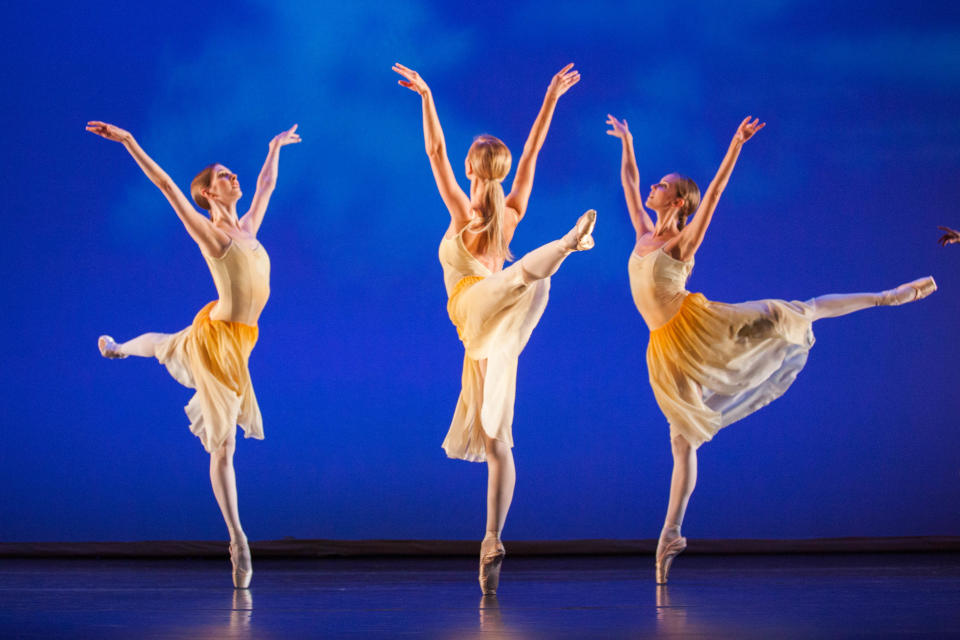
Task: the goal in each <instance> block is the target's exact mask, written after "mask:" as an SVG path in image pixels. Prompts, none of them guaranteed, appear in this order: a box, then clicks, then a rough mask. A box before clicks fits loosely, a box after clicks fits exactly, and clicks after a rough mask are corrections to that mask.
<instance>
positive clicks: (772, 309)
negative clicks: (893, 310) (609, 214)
mask: <svg viewBox="0 0 960 640" xmlns="http://www.w3.org/2000/svg"><path fill="white" fill-rule="evenodd" d="M607 124H609V125H610V127H611V128H610V130H609V131H607V133H608V134H610V135H612V136H615V137H617V138H620V140H621V142H622V146H623V154H622V162H621V179H622V183H623V192H624V196H625V197H626V200H627V209H628V211H629V213H630V218H631V220H632V221H633V226H634V228H635V230H636V244H635V246H634V248H633V251H632V252H631V254H630V260H629V263H628V269H629V273H630V289H631V291H632V293H633V300H634V302H635V303H636V305H637V309H638V310H639V311H640V315H642V316H643V319H644V321H645V322H646V323H647V326H648V327H649V328H650V343H649V345H648V347H647V368H648V371H649V375H650V385H651V386H652V387H653V394H654V396H655V397H656V400H657V404H658V405H659V406H660V409H661V411H663V414H664V415H665V416H666V418H667V421H668V422H669V423H670V443H671V447H672V450H673V475H672V478H671V483H670V500H669V503H668V506H667V516H666V519H665V521H664V525H663V530H662V531H661V533H660V540H659V543H658V545H657V556H656V572H655V573H656V580H657V583H658V584H664V583H666V582H667V576H668V574H669V571H670V565H671V563H672V562H673V559H674V558H675V557H676V556H677V554H679V553H680V552H681V551H683V550H684V549H685V548H686V546H687V540H686V538H684V537H683V536H681V535H680V525H681V524H682V523H683V516H684V512H685V511H686V508H687V502H688V501H689V499H690V495H691V493H693V488H694V485H695V484H696V480H697V448H698V447H699V446H700V445H702V444H703V443H704V442H706V441H708V440H710V439H711V438H713V436H714V435H715V434H716V433H717V431H719V430H720V429H721V428H723V427H725V426H727V425H729V424H730V423H732V422H735V421H737V420H740V419H741V418H744V417H746V416H747V415H749V414H751V413H753V412H754V411H756V410H757V409H759V408H760V407H763V406H764V405H766V404H768V403H769V402H771V401H772V400H774V399H776V398H778V397H780V395H782V394H783V393H784V392H785V391H786V390H787V388H788V387H789V386H790V384H791V383H792V382H793V381H794V379H795V378H796V376H797V374H798V373H799V371H800V369H801V368H803V365H804V364H805V363H806V361H807V352H808V351H809V350H810V348H811V347H812V346H813V331H812V326H811V325H812V323H813V322H814V321H815V320H819V319H821V318H833V317H836V316H842V315H846V314H848V313H853V312H854V311H859V310H861V309H867V308H870V307H875V306H878V305H898V304H903V303H905V302H911V301H913V300H919V299H920V298H924V297H926V296H928V295H930V294H931V293H933V292H934V291H935V290H936V288H937V286H936V283H935V282H934V281H933V278H931V277H927V278H923V279H920V280H915V281H914V282H910V283H907V284H904V285H901V286H899V287H897V288H896V289H891V290H889V291H883V292H880V293H854V294H831V295H825V296H820V297H817V298H813V299H811V300H807V301H806V302H800V301H796V300H795V301H792V302H787V301H784V300H757V301H753V302H744V303H741V304H724V303H722V302H712V301H710V300H707V299H706V298H705V297H704V296H703V295H702V294H699V293H690V292H689V291H687V289H686V281H687V278H688V277H689V276H690V271H691V270H692V269H693V259H694V256H695V255H696V253H697V249H698V248H699V247H700V244H701V243H702V242H703V238H704V234H705V233H706V231H707V227H708V226H709V224H710V220H711V218H712V217H713V213H714V210H715V209H716V207H717V202H718V201H719V199H720V194H721V193H723V190H724V188H725V187H726V185H727V181H728V180H729V179H730V174H731V172H732V171H733V167H734V164H736V161H737V156H739V155H740V150H741V148H742V147H743V144H744V143H745V142H746V141H747V140H749V139H750V138H752V137H753V136H754V134H756V132H757V131H759V130H760V129H762V128H763V127H764V124H763V123H761V122H760V121H759V120H757V119H751V118H750V117H747V118H745V119H744V120H743V122H741V123H740V126H738V127H737V131H736V133H735V134H734V136H733V140H732V141H731V142H730V147H729V149H728V150H727V153H726V156H725V157H724V158H723V162H722V163H721V164H720V168H719V170H718V171H717V174H716V176H715V177H714V178H713V180H712V181H711V182H710V185H709V186H708V187H707V190H706V192H705V193H704V194H703V198H702V200H701V198H700V190H699V188H698V187H697V185H696V184H695V183H694V182H693V180H691V179H690V178H687V177H685V176H682V175H679V174H676V173H671V174H668V175H666V176H664V177H663V178H662V179H661V180H660V181H659V182H657V183H656V184H653V185H651V186H650V194H649V195H648V196H647V199H646V203H645V204H646V207H647V208H649V209H651V210H652V211H654V212H655V214H656V219H654V218H652V217H651V216H650V214H648V213H647V210H646V209H645V208H644V201H643V199H642V198H641V196H640V177H639V171H638V169H637V163H636V159H635V157H634V151H633V137H632V135H631V134H630V130H629V128H628V127H627V122H626V120H623V121H621V120H618V119H616V118H614V117H613V116H608V119H607ZM691 214H694V215H693V219H692V220H690V221H689V222H688V221H687V219H688V217H689V216H690V215H691Z"/></svg>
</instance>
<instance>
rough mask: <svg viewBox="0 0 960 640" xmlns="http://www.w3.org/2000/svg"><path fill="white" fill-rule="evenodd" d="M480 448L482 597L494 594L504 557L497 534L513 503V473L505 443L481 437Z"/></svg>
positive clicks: (507, 446)
mask: <svg viewBox="0 0 960 640" xmlns="http://www.w3.org/2000/svg"><path fill="white" fill-rule="evenodd" d="M484 445H485V446H486V450H487V532H486V535H485V536H484V538H483V542H481V543H480V588H481V589H482V590H483V593H484V595H494V594H496V593H497V586H498V585H499V584H500V567H501V565H502V564H503V556H504V555H505V554H506V550H505V549H504V547H503V543H502V542H501V541H500V533H501V532H502V531H503V524H504V522H505V521H506V519H507V512H508V511H509V510H510V503H511V502H512V501H513V488H514V486H515V485H516V482H517V472H516V467H515V466H514V464H513V450H512V449H511V448H510V446H509V445H508V444H506V443H505V442H502V441H500V440H495V439H493V438H490V437H489V436H486V435H485V436H484Z"/></svg>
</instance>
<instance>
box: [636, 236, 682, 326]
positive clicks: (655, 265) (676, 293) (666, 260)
mask: <svg viewBox="0 0 960 640" xmlns="http://www.w3.org/2000/svg"><path fill="white" fill-rule="evenodd" d="M627 270H628V271H629V273H630V292H631V293H632V294H633V302H634V304H636V305H637V310H638V311H639V312H640V315H641V316H643V319H644V321H645V322H646V323H647V327H649V329H650V330H651V331H653V330H655V329H659V328H660V327H662V326H663V325H665V324H666V323H667V322H669V321H670V319H671V318H672V317H673V316H674V315H675V314H676V313H677V311H679V310H680V306H681V305H682V304H683V300H684V298H686V297H687V295H688V294H689V293H690V292H689V291H687V286H686V285H687V278H689V277H690V272H691V271H692V270H693V260H692V259H691V260H688V261H686V262H684V261H682V260H677V259H676V258H672V257H670V255H669V254H668V253H666V252H665V251H664V250H663V249H657V250H655V251H651V252H650V253H648V254H647V255H645V256H643V257H642V258H641V257H640V256H638V255H637V254H636V253H635V252H631V253H630V261H629V263H628V266H627Z"/></svg>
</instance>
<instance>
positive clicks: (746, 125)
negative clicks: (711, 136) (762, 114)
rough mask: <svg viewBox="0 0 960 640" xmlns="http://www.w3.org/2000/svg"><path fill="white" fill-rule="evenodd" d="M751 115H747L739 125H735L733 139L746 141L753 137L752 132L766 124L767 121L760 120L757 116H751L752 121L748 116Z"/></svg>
mask: <svg viewBox="0 0 960 640" xmlns="http://www.w3.org/2000/svg"><path fill="white" fill-rule="evenodd" d="M752 117H753V116H747V117H746V118H744V119H743V122H741V123H740V126H739V127H737V132H736V133H735V134H734V135H733V139H734V140H739V141H740V142H746V141H747V140H749V139H750V138H752V137H753V134H755V133H756V132H757V131H760V129H763V128H764V127H765V126H767V123H766V122H760V119H759V118H753V122H751V121H750V118H752Z"/></svg>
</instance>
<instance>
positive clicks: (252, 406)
mask: <svg viewBox="0 0 960 640" xmlns="http://www.w3.org/2000/svg"><path fill="white" fill-rule="evenodd" d="M87 131H90V132H91V133H95V134H97V135H99V136H102V137H104V138H106V139H107V140H113V141H115V142H119V143H121V144H123V146H124V147H125V148H126V150H127V151H128V152H130V155H131V156H133V159H134V160H135V161H136V162H137V164H138V165H139V166H140V168H141V169H142V170H143V172H144V173H145V174H146V175H147V177H148V178H150V180H151V181H152V182H153V183H154V184H155V185H157V187H158V188H159V189H160V191H161V192H163V195H164V196H166V198H167V200H168V201H169V202H170V204H171V205H172V206H173V210H174V211H175V212H176V214H177V216H178V217H179V218H180V220H181V221H182V222H183V225H184V227H186V229H187V233H189V234H190V237H191V238H193V240H194V241H195V242H196V243H197V245H198V246H199V247H200V252H201V253H202V254H203V257H204V260H206V262H207V266H208V267H209V268H210V274H211V275H212V276H213V283H214V286H216V289H217V300H214V301H213V302H210V303H209V304H207V305H206V306H205V307H203V309H201V310H200V312H199V313H197V316H196V317H195V318H194V320H193V323H192V324H191V325H190V326H189V327H187V328H186V329H183V330H181V331H179V332H177V333H173V334H166V333H145V334H143V335H140V336H137V337H136V338H133V339H132V340H128V341H127V342H124V343H121V344H118V343H117V342H116V341H115V340H114V339H113V338H111V337H110V336H108V335H103V336H100V338H99V340H98V341H97V346H98V347H99V349H100V353H101V355H103V357H105V358H111V359H119V358H126V357H127V356H139V357H142V358H156V359H157V360H158V361H160V363H162V364H164V365H166V367H167V369H168V371H169V372H170V374H171V375H172V376H173V378H174V379H175V380H177V382H179V383H180V384H182V385H184V386H186V387H190V388H192V389H196V394H195V395H194V396H193V398H191V400H190V402H189V404H187V406H186V408H185V409H186V412H187V416H188V417H189V418H190V430H191V431H192V432H193V433H194V434H195V435H196V436H197V437H199V438H200V441H201V442H202V443H203V447H204V448H205V449H206V450H207V452H208V453H209V454H210V482H211V484H212V485H213V494H214V496H215V497H216V499H217V504H218V505H219V506H220V511H221V513H222V514H223V519H224V521H225V522H226V524H227V530H228V531H229V533H230V560H231V562H232V564H233V584H234V586H235V587H237V588H241V589H245V588H247V587H249V585H250V580H251V578H252V577H253V566H252V561H251V557H250V546H249V544H248V543H247V536H246V534H245V533H244V532H243V527H242V526H241V525H240V514H239V510H238V506H237V481H236V474H235V472H234V468H233V453H234V450H235V447H236V433H237V424H239V425H240V426H241V427H242V428H243V430H244V436H245V437H247V438H256V439H258V440H262V439H263V420H262V418H261V415H260V407H259V406H258V405H257V398H256V396H255V395H254V392H253V386H252V384H251V382H250V371H249V369H248V366H247V362H248V360H249V358H250V352H251V351H252V350H253V346H254V344H256V341H257V332H258V330H257V320H258V319H259V317H260V312H261V311H263V307H264V305H265V304H266V303H267V298H268V297H269V295H270V258H269V256H268V255H267V252H266V250H265V249H264V248H263V246H262V245H261V244H260V243H259V242H258V241H257V231H258V230H259V228H260V224H261V222H263V216H264V213H266V210H267V204H268V203H269V202H270V196H271V194H272V193H273V189H274V186H275V185H276V181H277V169H278V166H279V161H280V148H281V147H283V146H285V145H288V144H293V143H297V142H300V136H299V135H298V134H297V125H293V127H291V128H290V129H288V130H287V131H284V132H282V133H280V134H278V135H277V136H276V137H274V138H273V139H272V140H271V141H270V144H269V149H268V152H267V159H266V161H265V162H264V164H263V169H261V171H260V176H259V177H258V178H257V190H256V192H255V193H254V196H253V201H252V202H251V204H250V209H249V211H247V213H246V214H244V215H243V217H239V216H238V215H237V201H238V200H239V199H240V197H241V196H242V195H243V194H242V192H241V191H240V184H239V183H238V182H237V176H236V174H234V173H232V172H231V171H230V170H229V169H227V168H226V167H225V166H223V165H222V164H212V165H210V166H208V167H207V168H206V169H204V170H203V171H201V172H200V173H199V174H197V177H195V178H194V179H193V182H192V183H191V184H190V195H191V196H192V197H193V200H194V202H196V203H197V205H198V206H200V207H201V208H203V209H205V210H207V211H208V212H209V214H210V217H209V218H208V217H207V216H205V215H203V214H202V213H200V212H199V211H197V210H196V209H195V208H194V207H193V205H191V204H190V202H189V201H188V200H187V198H186V197H185V196H184V195H183V192H182V191H180V189H179V188H178V187H177V185H176V184H175V183H174V182H173V180H172V179H171V178H170V176H168V175H167V174H166V173H165V172H164V171H163V169H161V168H160V166H159V165H158V164H157V163H156V162H154V161H153V160H152V159H151V158H150V156H148V155H147V154H146V152H145V151H144V150H143V149H141V148H140V145H139V144H137V141H136V140H135V139H134V137H133V136H132V135H131V134H130V133H129V132H128V131H124V130H123V129H121V128H119V127H115V126H114V125H112V124H107V123H105V122H100V121H96V120H94V121H91V122H88V123H87Z"/></svg>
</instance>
